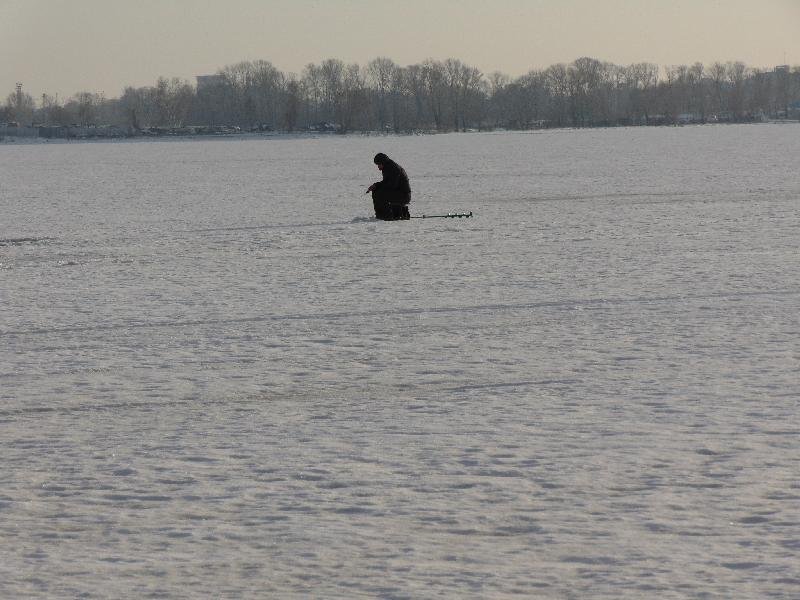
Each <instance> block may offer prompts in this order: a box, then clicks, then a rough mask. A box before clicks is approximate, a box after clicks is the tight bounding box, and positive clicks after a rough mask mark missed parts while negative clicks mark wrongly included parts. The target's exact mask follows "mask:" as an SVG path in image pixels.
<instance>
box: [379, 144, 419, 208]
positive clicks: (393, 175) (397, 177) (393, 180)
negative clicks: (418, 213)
mask: <svg viewBox="0 0 800 600" xmlns="http://www.w3.org/2000/svg"><path fill="white" fill-rule="evenodd" d="M378 157H380V160H378ZM375 158H376V162H380V164H382V165H383V170H382V173H383V179H382V180H381V181H379V182H377V183H376V184H375V189H376V190H380V191H381V193H389V194H391V195H397V196H399V197H400V198H402V199H403V200H404V201H405V203H408V202H410V201H411V185H410V184H409V182H408V175H406V171H405V169H404V168H403V167H401V166H400V165H398V164H397V163H396V162H394V161H393V160H392V159H391V158H389V157H388V156H386V155H385V154H382V155H381V154H379V155H378V156H376V157H375Z"/></svg>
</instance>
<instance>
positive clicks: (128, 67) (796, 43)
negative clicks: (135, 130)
mask: <svg viewBox="0 0 800 600" xmlns="http://www.w3.org/2000/svg"><path fill="white" fill-rule="evenodd" d="M379 56H385V57H388V58H391V59H393V60H394V61H395V62H396V63H398V64H400V65H402V66H406V65H409V64H413V63H419V62H422V61H423V60H425V59H426V58H433V59H437V60H443V59H445V58H450V57H452V58H458V59H461V60H462V61H464V62H465V63H467V64H469V65H470V66H474V67H477V68H479V69H480V70H481V71H483V72H484V73H486V74H488V73H491V72H492V71H502V72H504V73H507V74H509V75H512V76H518V75H522V74H524V73H526V72H527V71H529V70H530V69H532V68H544V67H547V66H549V65H551V64H555V63H558V62H565V63H569V62H571V61H573V60H575V59H576V58H579V57H581V56H590V57H592V58H597V59H599V60H605V61H610V62H613V63H616V64H630V63H633V62H643V61H646V62H652V63H656V64H658V65H661V66H666V65H678V64H692V63H694V62H697V61H700V62H703V63H705V64H711V63H712V62H714V61H722V62H727V61H731V60H741V61H743V62H745V63H747V64H748V65H749V66H753V67H773V66H774V65H777V64H784V63H788V64H792V65H800V0H388V1H387V0H0V101H2V99H4V98H5V97H6V96H7V95H8V94H9V93H10V92H12V91H13V90H14V84H15V82H17V81H19V82H22V83H23V85H24V89H25V91H26V92H28V93H30V94H31V95H33V96H34V97H35V98H37V99H38V98H40V97H41V94H42V93H43V92H47V93H49V94H56V93H57V94H58V95H59V98H60V99H66V98H67V97H69V96H71V95H73V94H74V93H76V92H79V91H91V92H103V93H105V95H106V96H107V97H118V96H120V95H121V93H122V90H123V88H124V87H125V86H126V85H133V86H136V87H138V86H144V85H153V84H154V83H155V81H156V79H157V78H158V77H159V76H162V75H163V76H165V77H180V78H183V79H188V80H190V81H191V82H192V83H194V76H195V75H202V74H210V73H214V72H215V71H217V70H218V69H219V68H221V67H224V66H226V65H230V64H234V63H237V62H240V61H242V60H255V59H263V60H268V61H270V62H272V63H273V64H274V65H275V67H277V68H278V69H280V70H281V71H284V72H295V73H298V74H299V73H300V72H301V71H302V69H303V67H304V66H305V65H306V64H308V63H310V62H314V63H319V62H321V61H323V60H325V59H328V58H338V59H341V60H343V61H345V62H348V63H352V62H355V63H359V64H366V63H367V62H368V61H370V60H371V59H373V58H376V57H379Z"/></svg>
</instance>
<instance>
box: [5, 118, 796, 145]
mask: <svg viewBox="0 0 800 600" xmlns="http://www.w3.org/2000/svg"><path fill="white" fill-rule="evenodd" d="M735 125H742V126H757V125H800V120H797V121H795V120H771V121H760V122H753V123H686V124H670V125H624V126H608V127H601V126H598V127H553V128H541V129H499V128H498V129H487V130H469V131H418V132H409V133H394V132H391V133H381V132H377V131H364V132H349V133H344V134H342V133H334V132H319V131H308V132H305V131H304V132H294V133H289V132H270V133H250V132H245V133H229V134H223V135H197V134H187V135H179V134H175V135H162V136H144V135H142V136H120V137H106V138H103V137H89V138H44V137H15V136H4V137H2V138H0V146H31V145H41V144H48V145H71V144H130V143H150V142H185V141H198V142H200V141H225V140H228V141H233V140H235V141H247V140H301V139H321V138H347V137H349V138H353V137H412V136H419V135H423V136H428V135H448V134H460V135H461V134H466V135H469V134H493V133H494V134H498V133H512V134H537V133H538V134H541V133H557V132H567V131H570V132H575V131H597V130H602V129H619V130H622V129H637V130H640V129H667V128H669V129H681V128H687V127H691V128H695V127H727V126H735Z"/></svg>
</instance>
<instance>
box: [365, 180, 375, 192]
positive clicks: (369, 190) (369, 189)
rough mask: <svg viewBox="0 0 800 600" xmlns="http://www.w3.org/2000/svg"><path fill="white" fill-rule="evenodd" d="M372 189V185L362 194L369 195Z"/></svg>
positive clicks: (373, 187) (373, 186)
mask: <svg viewBox="0 0 800 600" xmlns="http://www.w3.org/2000/svg"><path fill="white" fill-rule="evenodd" d="M374 189H375V184H374V183H373V184H372V185H371V186H369V187H368V188H367V191H366V192H364V193H365V194H369V193H370V192H371V191H372V190H374Z"/></svg>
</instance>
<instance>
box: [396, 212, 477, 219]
mask: <svg viewBox="0 0 800 600" xmlns="http://www.w3.org/2000/svg"><path fill="white" fill-rule="evenodd" d="M471 216H472V211H469V212H468V213H447V214H446V215H411V218H412V219H462V218H464V219H469V218H470V217H471Z"/></svg>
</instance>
